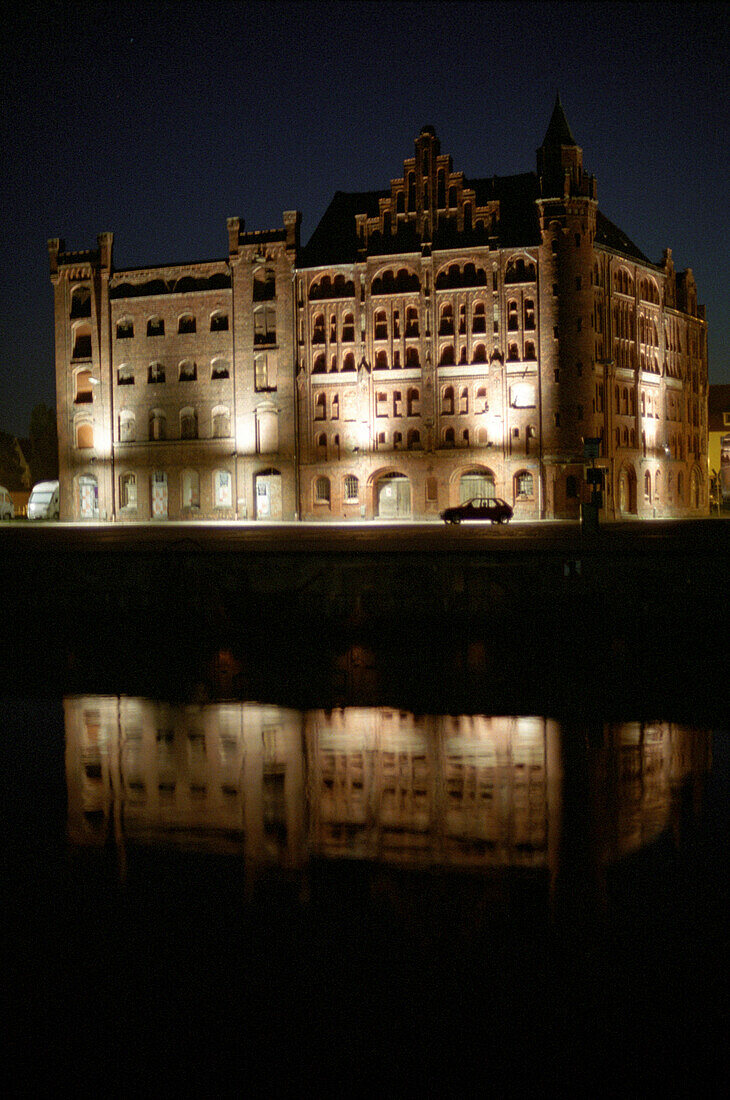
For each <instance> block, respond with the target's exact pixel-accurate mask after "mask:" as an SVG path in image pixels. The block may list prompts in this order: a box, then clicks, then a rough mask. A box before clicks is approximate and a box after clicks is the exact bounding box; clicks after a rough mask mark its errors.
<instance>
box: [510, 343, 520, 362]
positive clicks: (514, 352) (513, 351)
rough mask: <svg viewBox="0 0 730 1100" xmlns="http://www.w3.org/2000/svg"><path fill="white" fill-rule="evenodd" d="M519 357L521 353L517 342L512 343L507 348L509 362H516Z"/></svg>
mask: <svg viewBox="0 0 730 1100" xmlns="http://www.w3.org/2000/svg"><path fill="white" fill-rule="evenodd" d="M519 357H520V353H519V349H518V347H517V344H510V346H509V348H508V349H507V361H508V362H509V363H515V362H516V361H517V360H518V359H519Z"/></svg>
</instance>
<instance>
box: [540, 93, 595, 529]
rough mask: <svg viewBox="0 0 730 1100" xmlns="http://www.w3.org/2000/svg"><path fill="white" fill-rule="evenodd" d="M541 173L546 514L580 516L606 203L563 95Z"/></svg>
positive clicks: (546, 142) (547, 139) (590, 420)
mask: <svg viewBox="0 0 730 1100" xmlns="http://www.w3.org/2000/svg"><path fill="white" fill-rule="evenodd" d="M537 174H538V184H539V192H538V199H537V206H538V211H539V222H540V236H541V245H540V271H541V279H540V292H539V293H540V317H541V324H540V351H541V355H540V362H541V375H542V377H541V387H542V398H543V400H542V439H543V462H544V472H545V489H546V498H545V504H544V515H546V516H554V517H556V518H565V519H576V518H578V515H579V513H580V502H581V499H582V495H583V485H582V481H583V440H584V438H586V437H592V436H594V435H598V434H600V433H599V431H598V430H597V429H596V426H595V424H594V422H593V394H594V377H593V375H594V351H595V347H594V339H593V332H592V312H593V290H592V285H591V279H592V273H593V263H594V254H593V242H594V239H595V234H596V214H597V209H598V201H597V187H596V180H595V177H593V176H589V175H586V174H585V173H584V171H583V150H582V149H581V148H580V146H579V145H578V144H577V143H576V142H575V140H574V138H573V135H572V133H571V130H570V126H569V125H568V120H567V118H566V117H565V112H564V110H563V107H562V104H561V102H560V97H559V96H558V97H556V100H555V106H554V108H553V113H552V117H551V119H550V123H549V125H548V128H547V131H546V133H545V138H544V140H543V143H542V145H541V146H540V148H539V149H538V151H537Z"/></svg>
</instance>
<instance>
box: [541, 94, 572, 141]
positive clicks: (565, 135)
mask: <svg viewBox="0 0 730 1100" xmlns="http://www.w3.org/2000/svg"><path fill="white" fill-rule="evenodd" d="M542 144H543V146H546V145H576V144H577V142H576V141H575V140H574V139H573V135H572V134H571V132H570V126H569V125H568V120H567V118H566V117H565V111H564V110H563V105H562V103H561V102H560V92H558V94H557V95H556V96H555V106H554V107H553V114H552V118H551V119H550V124H549V125H548V128H547V131H546V133H545V138H544V140H543V143H542Z"/></svg>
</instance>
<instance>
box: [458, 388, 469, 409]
mask: <svg viewBox="0 0 730 1100" xmlns="http://www.w3.org/2000/svg"><path fill="white" fill-rule="evenodd" d="M468 412H469V389H468V387H467V386H462V388H461V391H460V392H459V415H463V414H464V413H468Z"/></svg>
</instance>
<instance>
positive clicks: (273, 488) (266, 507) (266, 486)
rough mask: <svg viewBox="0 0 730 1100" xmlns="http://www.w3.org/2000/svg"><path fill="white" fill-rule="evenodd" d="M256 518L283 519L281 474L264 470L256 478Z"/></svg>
mask: <svg viewBox="0 0 730 1100" xmlns="http://www.w3.org/2000/svg"><path fill="white" fill-rule="evenodd" d="M254 489H255V496H256V504H255V508H256V519H281V517H282V503H281V474H280V473H279V471H278V470H262V471H261V473H260V474H256V477H255V478H254Z"/></svg>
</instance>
